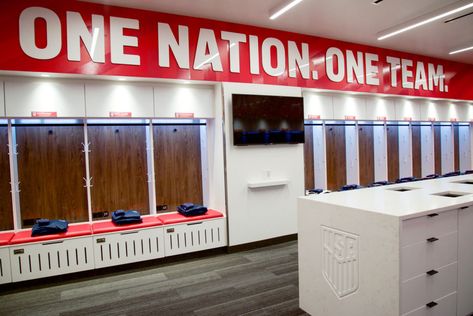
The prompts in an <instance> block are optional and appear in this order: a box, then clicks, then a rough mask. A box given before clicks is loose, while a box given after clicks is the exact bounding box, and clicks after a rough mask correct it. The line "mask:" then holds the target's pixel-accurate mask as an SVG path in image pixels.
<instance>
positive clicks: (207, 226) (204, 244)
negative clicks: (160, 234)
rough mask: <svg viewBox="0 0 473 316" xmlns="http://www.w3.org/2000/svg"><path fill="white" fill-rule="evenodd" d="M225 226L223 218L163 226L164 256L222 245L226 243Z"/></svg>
mask: <svg viewBox="0 0 473 316" xmlns="http://www.w3.org/2000/svg"><path fill="white" fill-rule="evenodd" d="M225 227H226V225H225V219H224V218H219V219H214V220H205V221H199V222H188V223H183V224H178V225H170V226H165V227H164V238H165V249H166V256H174V255H179V254H183V253H188V252H194V251H200V250H206V249H212V248H218V247H224V246H226V245H227V232H226V229H225Z"/></svg>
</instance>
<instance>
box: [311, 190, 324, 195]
mask: <svg viewBox="0 0 473 316" xmlns="http://www.w3.org/2000/svg"><path fill="white" fill-rule="evenodd" d="M322 192H324V189H310V190H309V193H312V194H320V193H322Z"/></svg>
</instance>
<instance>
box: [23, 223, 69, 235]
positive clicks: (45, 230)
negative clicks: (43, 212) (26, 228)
mask: <svg viewBox="0 0 473 316" xmlns="http://www.w3.org/2000/svg"><path fill="white" fill-rule="evenodd" d="M68 226H69V223H68V222H67V221H66V220H63V219H51V220H49V219H38V220H37V221H36V223H35V224H34V225H33V228H32V229H31V237H35V236H42V235H52V234H58V233H64V232H67V228H68Z"/></svg>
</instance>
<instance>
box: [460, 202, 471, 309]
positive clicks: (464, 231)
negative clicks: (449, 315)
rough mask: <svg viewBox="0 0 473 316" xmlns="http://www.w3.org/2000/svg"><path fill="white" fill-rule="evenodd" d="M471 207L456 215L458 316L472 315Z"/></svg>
mask: <svg viewBox="0 0 473 316" xmlns="http://www.w3.org/2000/svg"><path fill="white" fill-rule="evenodd" d="M472 228H473V206H470V207H468V208H466V209H461V210H460V211H459V213H458V314H457V315H458V316H465V315H470V314H472V313H473V229H472Z"/></svg>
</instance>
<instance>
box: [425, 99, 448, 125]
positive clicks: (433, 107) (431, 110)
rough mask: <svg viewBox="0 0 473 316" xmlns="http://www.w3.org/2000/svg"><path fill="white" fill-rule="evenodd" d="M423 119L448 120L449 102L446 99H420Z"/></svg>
mask: <svg viewBox="0 0 473 316" xmlns="http://www.w3.org/2000/svg"><path fill="white" fill-rule="evenodd" d="M419 104H420V109H421V120H422V121H433V122H448V121H450V117H449V104H448V103H447V102H444V101H431V100H422V101H419Z"/></svg>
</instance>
